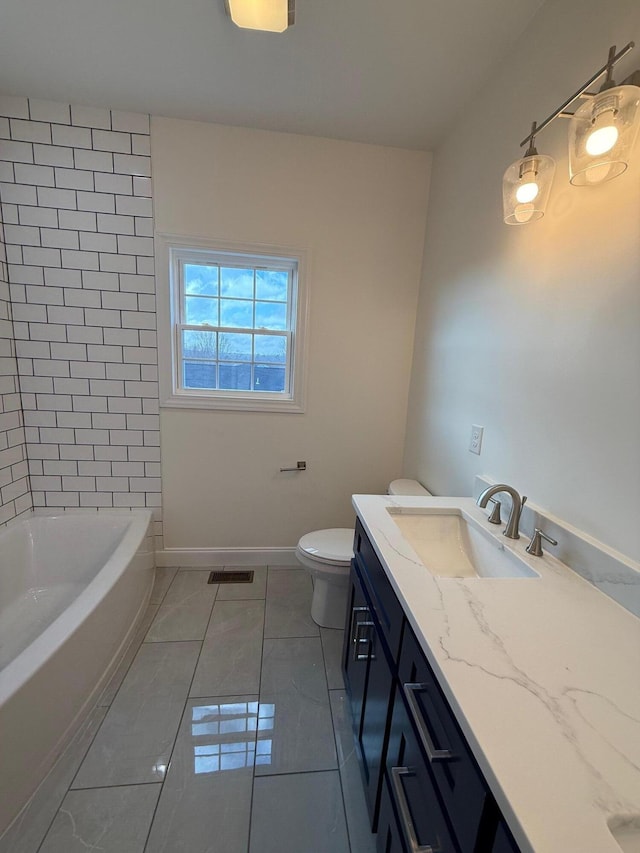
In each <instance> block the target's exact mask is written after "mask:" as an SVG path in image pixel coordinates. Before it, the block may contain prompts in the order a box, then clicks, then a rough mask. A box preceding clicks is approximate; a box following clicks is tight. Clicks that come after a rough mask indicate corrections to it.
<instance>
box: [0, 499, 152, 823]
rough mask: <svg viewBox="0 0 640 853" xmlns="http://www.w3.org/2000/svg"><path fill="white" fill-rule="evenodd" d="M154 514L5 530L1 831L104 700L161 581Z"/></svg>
mask: <svg viewBox="0 0 640 853" xmlns="http://www.w3.org/2000/svg"><path fill="white" fill-rule="evenodd" d="M153 571H154V552H153V536H152V523H151V513H150V512H149V511H147V510H135V511H132V512H130V511H128V510H122V511H118V510H100V511H99V512H92V513H84V512H73V511H69V512H65V513H62V514H60V515H56V516H45V515H40V514H37V515H28V516H25V517H23V518H20V519H18V520H16V521H14V522H11V523H10V524H9V525H8V526H7V527H6V528H4V529H1V530H0V835H1V834H2V832H3V831H4V829H5V828H6V827H7V826H8V824H9V823H10V822H11V820H12V819H13V818H14V817H15V815H16V814H17V813H18V811H19V810H20V809H21V808H22V806H23V805H24V804H25V803H26V801H27V799H28V798H29V796H30V795H31V794H32V793H33V791H34V790H35V788H36V787H37V786H38V784H39V783H40V781H41V780H42V779H43V778H44V776H45V774H46V773H47V771H48V770H49V768H50V767H51V765H52V764H53V762H54V761H55V759H56V757H57V755H58V754H59V752H60V750H61V749H62V748H63V747H64V745H65V744H66V742H67V741H68V739H69V737H70V736H71V735H72V734H73V732H74V730H75V729H76V728H77V726H78V724H79V723H80V722H81V720H82V718H83V717H84V716H85V714H86V713H87V712H88V711H89V710H90V708H91V706H92V705H93V704H94V702H95V701H96V699H97V698H98V695H99V691H100V690H101V689H102V688H103V686H104V685H105V683H106V680H107V678H108V677H109V676H110V675H111V673H112V671H113V668H114V667H115V666H116V664H117V662H118V660H119V658H120V657H121V655H122V654H123V653H124V650H125V649H126V647H127V644H128V642H129V641H130V639H131V637H132V636H133V633H134V631H135V629H136V627H137V623H138V621H139V619H140V618H141V617H142V614H143V613H144V610H145V608H146V605H147V602H148V599H149V595H150V593H151V587H152V585H153Z"/></svg>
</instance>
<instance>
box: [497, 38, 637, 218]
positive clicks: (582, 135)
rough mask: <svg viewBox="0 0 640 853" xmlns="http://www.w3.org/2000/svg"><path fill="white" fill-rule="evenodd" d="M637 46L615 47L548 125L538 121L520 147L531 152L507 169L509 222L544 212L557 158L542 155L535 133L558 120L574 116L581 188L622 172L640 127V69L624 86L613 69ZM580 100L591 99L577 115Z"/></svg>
mask: <svg viewBox="0 0 640 853" xmlns="http://www.w3.org/2000/svg"><path fill="white" fill-rule="evenodd" d="M633 47H634V43H633V42H629V44H628V45H626V47H623V48H622V50H621V51H620V52H619V53H616V48H615V45H614V46H613V47H611V48H610V49H609V58H608V59H607V62H606V64H605V65H603V66H602V68H600V69H599V70H598V71H596V73H595V74H594V75H593V76H592V77H590V78H589V80H587V82H586V83H584V85H583V86H581V87H580V89H578V91H577V92H575V93H574V94H573V95H571V97H570V98H567V100H566V101H565V102H564V103H563V104H562V106H560V107H558V109H557V110H555V111H554V112H553V113H551V115H550V116H548V117H547V118H546V119H545V120H544V121H543V122H542V124H540V125H538V124H537V123H536V122H534V123H533V125H532V126H531V132H530V133H529V135H528V136H527V137H525V138H524V139H523V140H522V142H521V143H520V146H521V147H522V146H524V145H527V144H528V148H527V151H526V153H525V156H524V157H523V158H522V159H520V160H517V161H516V162H515V163H512V164H511V166H509V168H508V169H507V171H506V172H505V173H504V178H503V182H502V199H503V210H504V221H505V222H506V223H507V224H508V225H525V224H527V223H528V222H534V221H535V220H536V219H540V218H541V217H542V216H544V211H545V205H546V203H547V200H548V198H549V192H550V190H551V183H552V181H553V173H554V162H553V159H552V158H551V157H548V156H547V155H544V154H543V155H540V154H538V152H537V150H536V147H535V137H536V135H537V134H539V133H540V132H541V131H542V130H544V129H545V128H546V127H547V126H548V125H549V124H551V122H552V121H553V120H554V119H556V118H558V116H560V117H562V118H570V119H571V124H570V126H569V177H570V180H571V183H572V184H574V185H575V186H593V185H595V184H600V183H603V182H604V181H609V180H611V179H612V178H615V177H617V176H618V175H621V174H622V173H623V172H624V171H625V169H626V168H627V165H628V163H629V156H630V153H631V150H632V148H633V145H634V142H635V140H636V137H637V135H638V127H640V72H638V71H636V72H635V74H632V75H631V76H630V77H628V78H627V80H625V81H624V83H623V84H622V85H621V86H617V85H616V84H615V82H614V81H613V68H614V66H615V65H616V63H617V62H619V61H620V60H621V59H622V57H623V56H626V55H627V53H629V51H630V50H632V48H633ZM603 74H606V78H605V81H604V83H603V84H602V86H601V87H600V90H599V91H598V92H597V93H595V92H589V91H588V89H589V87H590V86H591V85H593V83H595V81H596V80H597V79H598V78H599V77H601V76H602V75H603ZM578 98H585V99H586V100H585V103H583V104H582V105H581V106H580V107H579V108H578V109H577V110H576V111H575V113H571V112H567V107H569V106H570V105H571V104H572V103H573V102H574V101H576V100H577V99H578Z"/></svg>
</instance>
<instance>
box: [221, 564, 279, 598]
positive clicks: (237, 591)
mask: <svg viewBox="0 0 640 853" xmlns="http://www.w3.org/2000/svg"><path fill="white" fill-rule="evenodd" d="M224 570H225V572H238V571H246V570H249V571H252V572H253V581H252V583H228V584H227V583H224V584H220V589H219V590H218V598H217V599H216V600H217V601H235V600H237V599H248V598H265V597H266V595H267V567H266V566H225V567H224Z"/></svg>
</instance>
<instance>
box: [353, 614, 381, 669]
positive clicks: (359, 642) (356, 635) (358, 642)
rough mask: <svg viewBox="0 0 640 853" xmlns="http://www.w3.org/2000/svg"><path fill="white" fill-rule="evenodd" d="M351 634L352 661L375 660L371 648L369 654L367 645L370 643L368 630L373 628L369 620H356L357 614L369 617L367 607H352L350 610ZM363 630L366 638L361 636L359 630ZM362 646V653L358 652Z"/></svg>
mask: <svg viewBox="0 0 640 853" xmlns="http://www.w3.org/2000/svg"><path fill="white" fill-rule="evenodd" d="M352 613H353V616H352V623H351V624H352V625H353V629H352V633H351V642H352V644H353V660H354V661H366V660H368V659H369V657H371V660H375V659H376V657H375V654H374V653H373V647H372V649H371V652H369V648H368V646H369V644H370V643H371V637H370V636H369V635H368V631H369V628H373V627H374V624H373V622H372V621H371V619H358V614H359V613H362V614H364V613H366V615H367V616H369V617H370V616H371V612H370V610H369V608H368V607H354V608H352ZM362 628H365V629H366V631H367V636H364V637H363V636H362V634H361V629H362ZM362 646H364V647H365V648H364V651H360V649H361V647H362Z"/></svg>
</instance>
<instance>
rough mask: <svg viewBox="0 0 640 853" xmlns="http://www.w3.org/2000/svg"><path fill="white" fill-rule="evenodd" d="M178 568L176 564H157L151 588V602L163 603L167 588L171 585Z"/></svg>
mask: <svg viewBox="0 0 640 853" xmlns="http://www.w3.org/2000/svg"><path fill="white" fill-rule="evenodd" d="M177 572H178V569H177V567H176V566H156V575H155V578H154V581H153V589H152V590H151V598H150V600H149V604H162V599H163V598H164V597H165V595H166V592H167V590H168V589H169V587H170V586H171V583H172V581H173V579H174V578H175V576H176V574H177Z"/></svg>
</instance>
